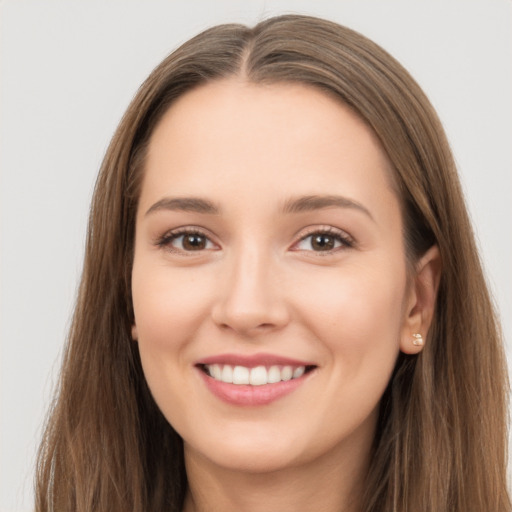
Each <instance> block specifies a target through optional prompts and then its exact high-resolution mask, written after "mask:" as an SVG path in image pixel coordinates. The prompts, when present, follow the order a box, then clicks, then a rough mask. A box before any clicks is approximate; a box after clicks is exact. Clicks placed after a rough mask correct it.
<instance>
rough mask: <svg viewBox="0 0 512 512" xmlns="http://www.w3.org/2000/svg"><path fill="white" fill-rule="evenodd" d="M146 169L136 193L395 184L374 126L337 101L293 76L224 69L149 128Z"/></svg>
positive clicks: (357, 189)
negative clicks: (262, 76) (257, 80)
mask: <svg viewBox="0 0 512 512" xmlns="http://www.w3.org/2000/svg"><path fill="white" fill-rule="evenodd" d="M145 173H146V176H145V178H144V182H143V197H141V200H144V199H145V197H144V196H147V195H148V194H149V195H151V196H153V197H154V196H155V195H158V193H164V192H167V191H168V192H174V194H176V193H180V194H188V193H194V194H197V191H198V189H199V190H200V191H201V192H202V193H205V194H213V195H215V193H217V192H223V193H227V194H229V193H231V194H233V195H235V196H236V195H237V194H240V193H241V191H242V190H246V189H248V188H249V189H250V190H252V192H253V193H254V194H266V195H267V196H268V195H272V194H275V193H276V192H280V193H282V194H284V195H293V194H314V193H326V192H334V190H332V189H333V188H336V189H339V190H336V192H343V194H344V195H351V194H352V195H354V194H355V195H359V196H360V197H359V199H366V200H368V201H371V200H372V197H373V196H375V195H379V194H383V193H384V192H386V193H387V194H389V193H391V192H392V187H391V186H390V184H391V183H390V182H391V179H390V176H391V170H390V165H389V162H388V160H387V157H386V155H385V152H384V151H383V149H382V148H381V146H380V142H379V141H378V139H377V137H376V136H375V134H374V133H373V131H372V130H371V129H370V128H369V127H368V126H367V125H366V124H365V122H364V121H363V120H361V119H360V118H359V117H358V116H357V115H356V114H354V113H353V112H352V111H351V110H350V109H349V108H348V107H347V106H346V105H344V104H343V103H341V102H340V101H337V100H336V99H334V98H333V97H331V96H330V95H328V94H326V93H324V92H322V91H320V90H318V89H316V88H313V87H310V86H307V85H302V84H296V83H293V84H290V83H277V84H270V85H268V84H264V85H262V84H252V83H248V82H245V81H243V80H241V79H229V80H223V81H217V82H213V83H209V84H207V85H203V86H200V87H198V88H196V89H194V90H192V91H190V92H188V93H186V94H185V95H183V96H182V97H181V98H179V99H178V100H177V101H176V102H175V103H174V104H173V105H172V106H171V107H170V108H169V109H168V111H167V112H166V113H165V114H164V116H163V117H162V120H161V121H160V123H159V124H158V126H157V127H156V129H155V131H154V133H153V134H152V137H151V139H150V144H149V150H148V154H147V159H146V165H145ZM365 189H367V190H366V192H367V193H366V192H365ZM393 195H394V194H393ZM365 196H367V197H365Z"/></svg>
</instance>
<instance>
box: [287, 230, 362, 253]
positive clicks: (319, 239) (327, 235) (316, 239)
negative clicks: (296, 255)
mask: <svg viewBox="0 0 512 512" xmlns="http://www.w3.org/2000/svg"><path fill="white" fill-rule="evenodd" d="M352 246H353V241H352V239H351V238H350V237H349V236H348V235H347V234H345V233H343V232H341V231H338V230H334V229H333V228H329V229H327V230H318V231H315V232H312V233H309V234H308V235H306V236H304V237H303V238H301V239H300V240H299V242H298V243H297V244H296V245H295V246H294V250H298V251H314V252H331V251H336V249H340V248H342V247H352Z"/></svg>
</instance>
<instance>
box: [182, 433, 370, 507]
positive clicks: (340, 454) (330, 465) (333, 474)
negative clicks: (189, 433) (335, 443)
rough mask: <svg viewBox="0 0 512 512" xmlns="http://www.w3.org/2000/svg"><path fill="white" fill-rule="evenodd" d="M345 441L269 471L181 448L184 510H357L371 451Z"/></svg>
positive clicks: (367, 447)
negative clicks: (310, 458)
mask: <svg viewBox="0 0 512 512" xmlns="http://www.w3.org/2000/svg"><path fill="white" fill-rule="evenodd" d="M361 448H362V447H361V446H357V443H356V446H354V444H352V445H351V444H350V443H348V444H345V447H339V448H337V449H335V450H333V451H331V452H329V453H328V454H325V455H323V456H322V457H321V458H318V459H315V460H314V461H310V462H308V463H305V464H301V465H297V466H293V467H287V468H285V469H280V470H275V471H272V472H250V471H239V470H236V469H230V468H225V467H220V466H218V465H216V464H215V463H213V462H212V461H210V460H208V459H205V458H204V457H202V456H201V455H199V454H197V453H194V452H193V451H192V450H191V449H189V448H188V447H187V446H185V460H186V468H187V476H188V481H189V489H188V491H187V496H186V500H185V506H184V512H217V511H219V512H221V511H222V512H235V511H236V512H239V511H240V510H243V511H244V512H269V511H270V512H274V511H288V510H293V511H294V512H310V511H311V510H315V511H318V512H360V510H361V495H362V491H363V482H364V478H365V475H366V472H367V469H368V464H369V458H370V449H369V446H365V449H364V450H362V449H361Z"/></svg>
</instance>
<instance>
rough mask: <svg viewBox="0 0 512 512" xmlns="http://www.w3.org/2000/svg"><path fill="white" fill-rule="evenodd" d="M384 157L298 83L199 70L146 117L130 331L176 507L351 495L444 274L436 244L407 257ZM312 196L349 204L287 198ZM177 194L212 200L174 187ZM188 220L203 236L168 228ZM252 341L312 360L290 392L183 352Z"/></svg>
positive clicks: (324, 507)
mask: <svg viewBox="0 0 512 512" xmlns="http://www.w3.org/2000/svg"><path fill="white" fill-rule="evenodd" d="M389 167H390V166H389V163H388V161H387V158H386V155H385V154H384V152H383V150H382V148H381V147H380V145H379V142H378V141H377V139H376V137H375V136H374V134H373V132H372V131H371V130H370V129H369V128H368V127H367V126H366V125H365V124H364V123H363V122H362V121H361V120H360V119H359V118H358V117H357V116H356V115H355V114H354V113H352V112H351V111H350V110H349V109H348V108H347V107H346V106H344V105H343V104H341V103H340V102H337V101H336V100H334V99H332V98H331V97H329V96H327V95H325V94H324V93H323V92H320V91H317V90H315V89H313V88H310V87H307V86H302V85H298V84H293V85H291V84H276V85H265V86H263V85H254V84H250V83H247V82H245V81H244V80H243V79H241V78H235V79H229V80H224V81H219V82H215V83H211V84H208V85H205V86H202V87H200V88H197V89H195V90H194V91H192V92H189V93H187V94H186V95H184V96H182V97H181V98H180V99H179V100H178V101H177V102H176V103H174V104H173V105H172V106H171V108H170V109H169V110H168V112H167V113H166V114H165V116H164V117H163V119H162V120H161V122H160V124H159V125H158V126H157V128H156V130H155V132H154V133H153V135H152V138H151V141H150V146H149V152H148V158H147V161H146V167H145V176H144V179H143V184H142V190H141V195H140V200H139V207H138V213H137V221H136V222H137V223H136V243H135V257H134V265H133V276H132V277H133V285H132V287H133V303H134V311H135V324H134V326H133V337H134V339H135V340H137V342H138V343H139V348H140V354H141V359H142V365H143V368H144V372H145V376H146V379H147V381H148V384H149V386H150V389H151V391H152V393H153V396H154V398H155V400H156V402H157V404H158V406H159V407H160V409H161V410H162V412H163V414H164V415H165V417H166V418H167V419H168V421H169V422H170V423H171V424H172V425H173V427H174V428H175V429H176V430H177V432H178V433H179V434H180V435H181V436H182V438H183V440H184V447H185V460H186V467H187V475H188V479H189V486H190V488H189V492H188V495H187V499H186V503H185V510H186V511H187V512H191V511H201V510H208V511H215V510H219V511H220V510H222V511H224V512H225V511H230V510H233V511H234V510H237V511H239V510H244V511H249V512H256V511H267V512H268V511H274V510H275V511H277V510H280V511H286V510H293V511H299V512H300V511H310V510H318V511H330V510H332V511H334V510H336V511H338V512H339V511H340V510H345V511H356V510H358V503H359V496H360V494H361V486H362V482H363V478H364V474H365V471H366V470H367V467H368V464H369V454H370V446H371V443H372V439H373V437H374V433H375V423H376V417H377V409H378V404H379V400H380V398H381V396H382V394H383V392H384V390H385V387H386V385H387V383H388V381H389V379H390V376H391V373H392V370H393V367H394V364H395V361H396V358H397V355H398V352H399V350H402V351H404V352H407V353H411V354H413V353H417V352H419V351H420V350H421V348H422V347H417V346H414V345H413V343H412V334H413V333H416V332H419V333H422V334H423V336H425V335H426V332H427V330H428V327H429V324H430V320H431V316H432V311H433V306H434V301H435V292H436V289H437V282H438V274H439V257H438V253H437V250H436V249H435V248H434V249H431V250H430V251H429V252H428V253H427V254H426V255H425V256H424V257H423V259H422V260H421V261H420V262H417V264H416V273H415V274H414V275H412V276H411V275H408V273H407V265H406V256H405V251H404V243H403V233H402V218H401V209H400V203H399V200H398V198H397V196H396V194H395V192H394V189H393V187H392V183H391V182H392V180H391V170H390V168H389ZM312 195H315V196H316V195H318V196H333V195H336V196H341V197H343V198H346V199H349V200H350V203H349V204H341V205H340V204H337V205H331V206H328V207H322V208H312V209H310V210H308V211H292V212H283V205H284V204H285V203H286V202H287V201H288V202H289V201H290V200H293V199H297V198H299V197H302V196H312ZM189 197H193V198H201V199H204V200H208V201H210V202H211V203H213V204H214V205H216V207H217V208H218V210H219V211H218V212H217V213H211V212H204V211H188V210H190V208H189V209H185V210H184V209H179V208H178V209H176V208H175V206H176V205H175V204H174V206H173V205H172V203H170V202H169V201H168V199H169V198H189ZM155 205H156V206H155ZM355 205H356V206H355ZM182 206H183V205H182ZM316 206H318V205H316ZM183 227H188V228H191V229H193V230H194V231H195V232H199V233H200V234H201V235H203V236H204V237H206V238H200V239H199V240H200V242H201V243H203V246H200V249H199V250H191V249H190V246H189V245H183V242H184V238H183V237H180V235H179V233H178V234H177V235H175V236H174V238H172V233H171V232H173V230H174V232H176V230H178V231H179V229H181V228H183ZM326 230H328V233H327V235H328V236H331V237H332V238H331V239H329V240H330V241H331V242H332V241H334V247H333V248H332V249H328V250H319V249H318V246H314V245H312V238H311V234H312V233H325V232H326ZM329 230H330V231H329ZM170 233H171V234H170ZM338 237H341V238H338ZM325 240H326V239H324V241H325ZM262 352H265V353H270V354H277V355H280V356H287V357H293V358H295V359H299V360H304V361H309V362H313V363H314V364H315V365H316V369H315V370H314V371H313V372H311V373H310V374H309V375H308V376H307V378H306V379H304V382H303V383H302V384H301V386H299V387H298V388H297V389H296V390H295V391H293V392H292V393H291V394H289V395H286V396H284V397H282V398H280V399H279V400H276V401H275V402H272V403H271V404H268V405H264V406H255V407H240V406H235V405H231V404H227V403H225V402H222V401H221V400H219V399H218V398H217V397H216V396H214V395H213V394H212V393H211V392H210V391H209V390H208V389H207V387H206V386H205V384H204V382H203V379H202V378H201V376H200V374H199V371H198V369H197V368H196V367H195V363H196V362H197V361H198V360H200V359H201V358H204V357H207V356H213V355H218V354H225V353H234V354H244V355H251V354H258V353H262Z"/></svg>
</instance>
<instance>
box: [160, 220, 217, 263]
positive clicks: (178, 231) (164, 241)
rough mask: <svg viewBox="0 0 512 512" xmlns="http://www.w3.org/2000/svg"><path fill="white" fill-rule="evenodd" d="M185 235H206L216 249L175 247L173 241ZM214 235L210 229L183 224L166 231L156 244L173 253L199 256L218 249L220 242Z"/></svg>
mask: <svg viewBox="0 0 512 512" xmlns="http://www.w3.org/2000/svg"><path fill="white" fill-rule="evenodd" d="M184 235H201V236H204V237H205V238H206V239H207V240H208V241H209V242H210V243H212V244H213V245H214V246H215V248H214V249H206V248H205V249H202V250H198V251H186V250H184V249H178V248H176V247H173V246H172V245H171V243H172V242H173V241H174V240H176V239H178V238H180V237H181V236H184ZM213 238H214V237H213V236H212V235H211V234H210V233H209V231H208V230H206V229H204V228H201V227H199V226H181V227H178V228H173V229H170V230H169V231H166V232H165V233H164V234H163V235H161V236H159V237H158V238H157V239H156V240H155V241H154V245H156V246H157V247H159V248H162V249H166V250H168V251H169V252H171V253H175V254H180V255H185V256H197V255H199V254H201V253H204V252H207V251H212V250H218V249H219V248H220V247H219V244H218V243H216V242H215V241H214V240H213Z"/></svg>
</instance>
